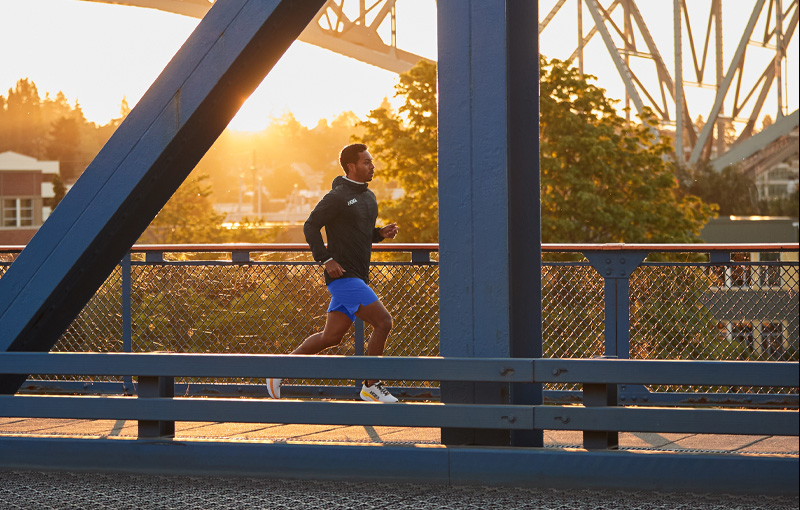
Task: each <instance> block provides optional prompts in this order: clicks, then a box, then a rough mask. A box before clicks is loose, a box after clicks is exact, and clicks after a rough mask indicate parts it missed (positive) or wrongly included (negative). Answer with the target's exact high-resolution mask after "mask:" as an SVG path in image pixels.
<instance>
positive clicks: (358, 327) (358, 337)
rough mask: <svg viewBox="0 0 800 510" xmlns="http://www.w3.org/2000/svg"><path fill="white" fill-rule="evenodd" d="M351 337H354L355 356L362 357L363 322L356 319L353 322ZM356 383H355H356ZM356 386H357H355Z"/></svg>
mask: <svg viewBox="0 0 800 510" xmlns="http://www.w3.org/2000/svg"><path fill="white" fill-rule="evenodd" d="M353 336H354V345H353V348H354V349H355V354H356V356H363V355H364V321H362V320H361V319H359V318H358V317H356V320H354V321H353ZM356 383H357V381H356ZM356 385H358V384H356Z"/></svg>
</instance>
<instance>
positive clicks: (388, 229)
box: [381, 223, 400, 239]
mask: <svg viewBox="0 0 800 510" xmlns="http://www.w3.org/2000/svg"><path fill="white" fill-rule="evenodd" d="M399 231H400V227H398V226H397V223H392V224H390V225H386V226H385V227H383V228H382V229H381V236H383V238H384V239H394V238H395V236H397V232H399Z"/></svg>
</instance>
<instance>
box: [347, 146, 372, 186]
mask: <svg viewBox="0 0 800 510" xmlns="http://www.w3.org/2000/svg"><path fill="white" fill-rule="evenodd" d="M347 170H348V172H347V177H348V178H349V179H352V180H354V181H357V182H369V181H371V180H372V176H373V174H375V165H373V164H372V156H370V154H369V151H364V152H361V153H359V154H358V161H357V162H355V163H348V164H347Z"/></svg>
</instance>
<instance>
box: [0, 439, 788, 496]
mask: <svg viewBox="0 0 800 510" xmlns="http://www.w3.org/2000/svg"><path fill="white" fill-rule="evenodd" d="M0 451H2V452H3V456H2V457H0V466H2V467H3V468H5V469H15V470H31V471H37V470H65V471H66V470H69V471H85V472H115V473H147V474H160V475H187V476H191V475H195V476H239V477H264V478H282V479H305V480H340V481H345V482H354V481H372V482H391V483H424V484H444V485H447V484H449V485H462V486H463V485H471V486H487V485H489V486H512V487H527V488H542V489H564V490H575V489H622V490H625V489H627V490H631V489H636V490H649V491H667V492H670V491H675V492H695V493H703V494H707V493H717V494H772V495H789V496H796V495H797V494H798V484H797V479H798V475H800V463H798V459H797V458H796V457H794V458H791V457H773V456H745V455H713V454H708V455H704V454H695V455H682V454H677V453H652V454H648V455H642V454H641V453H630V452H570V451H553V450H548V449H542V448H514V449H511V448H487V447H480V448H466V447H443V446H437V445H430V446H425V447H418V446H408V447H404V446H389V445H368V446H362V445H336V444H281V443H258V442H247V443H242V442H227V443H225V442H222V443H221V442H213V441H175V440H173V441H133V440H125V439H114V440H111V439H66V438H65V439H54V438H37V439H28V438H20V437H3V438H0ZM265 459H269V461H268V462H266V461H265ZM344 466H346V469H343V467H344Z"/></svg>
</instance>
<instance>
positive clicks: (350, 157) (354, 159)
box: [339, 143, 367, 175]
mask: <svg viewBox="0 0 800 510" xmlns="http://www.w3.org/2000/svg"><path fill="white" fill-rule="evenodd" d="M365 150H367V146H366V145H364V144H363V143H353V144H350V145H348V146H347V147H345V148H344V149H342V152H340V153H339V164H340V165H342V170H344V173H345V175H347V164H348V163H358V155H359V154H361V153H362V152H364V151H365Z"/></svg>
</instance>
